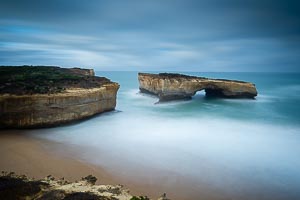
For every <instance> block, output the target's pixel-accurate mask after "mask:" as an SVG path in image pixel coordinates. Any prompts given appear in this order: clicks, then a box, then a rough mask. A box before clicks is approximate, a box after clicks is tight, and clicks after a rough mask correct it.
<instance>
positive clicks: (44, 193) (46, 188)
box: [0, 171, 168, 200]
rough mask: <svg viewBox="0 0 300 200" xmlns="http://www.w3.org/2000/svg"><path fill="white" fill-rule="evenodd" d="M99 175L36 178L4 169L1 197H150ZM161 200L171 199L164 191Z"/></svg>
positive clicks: (37, 199)
mask: <svg viewBox="0 0 300 200" xmlns="http://www.w3.org/2000/svg"><path fill="white" fill-rule="evenodd" d="M96 181H97V178H96V177H94V176H92V175H88V176H87V177H84V178H82V179H81V180H79V181H75V182H69V181H67V180H65V179H64V178H60V179H55V178H54V177H53V176H51V175H49V176H47V177H45V178H44V179H40V180H35V179H31V178H28V177H27V176H25V175H16V174H15V173H13V172H10V173H8V172H5V171H2V174H1V175H0V199H6V200H16V199H20V200H21V199H28V200H51V199H56V200H86V199H89V200H150V199H149V198H148V197H147V196H133V195H131V194H130V193H129V190H127V189H124V188H123V186H122V185H98V184H95V183H96ZM158 200H168V199H167V198H166V195H165V194H163V195H162V196H161V197H159V199H158Z"/></svg>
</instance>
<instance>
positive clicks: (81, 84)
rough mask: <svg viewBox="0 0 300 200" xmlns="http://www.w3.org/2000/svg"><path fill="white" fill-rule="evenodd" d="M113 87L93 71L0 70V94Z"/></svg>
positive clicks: (21, 67) (35, 68)
mask: <svg viewBox="0 0 300 200" xmlns="http://www.w3.org/2000/svg"><path fill="white" fill-rule="evenodd" d="M108 83H112V82H111V81H110V80H109V79H107V78H105V77H97V76H94V71H93V70H92V69H80V68H61V67H56V66H0V94H16V95H24V94H53V93H61V92H63V91H65V90H66V89H70V88H85V89H91V88H96V87H100V86H102V85H104V84H108Z"/></svg>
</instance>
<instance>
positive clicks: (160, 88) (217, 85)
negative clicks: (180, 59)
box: [138, 73, 257, 101]
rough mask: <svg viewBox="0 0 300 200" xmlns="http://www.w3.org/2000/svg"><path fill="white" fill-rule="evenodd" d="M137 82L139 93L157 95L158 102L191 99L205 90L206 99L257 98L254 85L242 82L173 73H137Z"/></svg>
mask: <svg viewBox="0 0 300 200" xmlns="http://www.w3.org/2000/svg"><path fill="white" fill-rule="evenodd" d="M138 80H139V85H140V86H139V87H140V91H141V92H143V93H149V94H154V95H157V96H158V97H159V101H170V100H179V99H191V97H192V96H194V95H195V94H196V92H197V91H201V90H205V93H206V96H208V97H223V98H250V99H254V98H255V97H256V96H257V90H256V87H255V85H254V84H253V83H249V82H244V81H236V80H226V79H210V78H205V77H196V76H187V75H183V74H173V73H160V74H150V73H139V74H138Z"/></svg>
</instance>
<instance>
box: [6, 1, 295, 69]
mask: <svg viewBox="0 0 300 200" xmlns="http://www.w3.org/2000/svg"><path fill="white" fill-rule="evenodd" d="M299 13H300V5H299V3H298V2H297V1H265V0H262V1H248V0H245V1H234V0H231V1H196V0H194V1H177V0H173V1H170V0H164V1H158V0H157V1H146V0H129V1H103V0H101V1H94V0H91V1H88V2H83V1H79V0H74V1H67V0H60V1H58V0H52V1H43V0H31V1H21V0H10V1H9V0H7V1H1V6H0V26H1V27H0V31H1V32H0V47H1V50H0V58H1V60H0V65H1V64H16V63H17V64H56V65H64V66H73V65H89V66H94V67H97V68H98V69H103V70H172V71H176V70H187V71H300V69H299V64H300V58H298V57H299V56H298V55H299V52H300V14H299ZM14 55H15V59H12V58H13V57H14Z"/></svg>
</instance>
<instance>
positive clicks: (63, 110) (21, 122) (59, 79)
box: [0, 66, 119, 128]
mask: <svg viewBox="0 0 300 200" xmlns="http://www.w3.org/2000/svg"><path fill="white" fill-rule="evenodd" d="M0 72H1V74H0V78H1V84H0V128H31V127H49V126H56V125H61V124H63V123H67V122H72V121H76V120H80V119H83V118H87V117H90V116H93V115H95V114H98V113H102V112H105V111H111V110H114V109H115V106H116V94H117V91H118V89H119V84H118V83H114V82H111V81H110V80H109V79H107V78H104V77H96V76H94V71H93V70H91V69H79V68H72V69H65V68H59V67H45V66H39V67H37V66H35V67H32V66H22V67H0Z"/></svg>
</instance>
